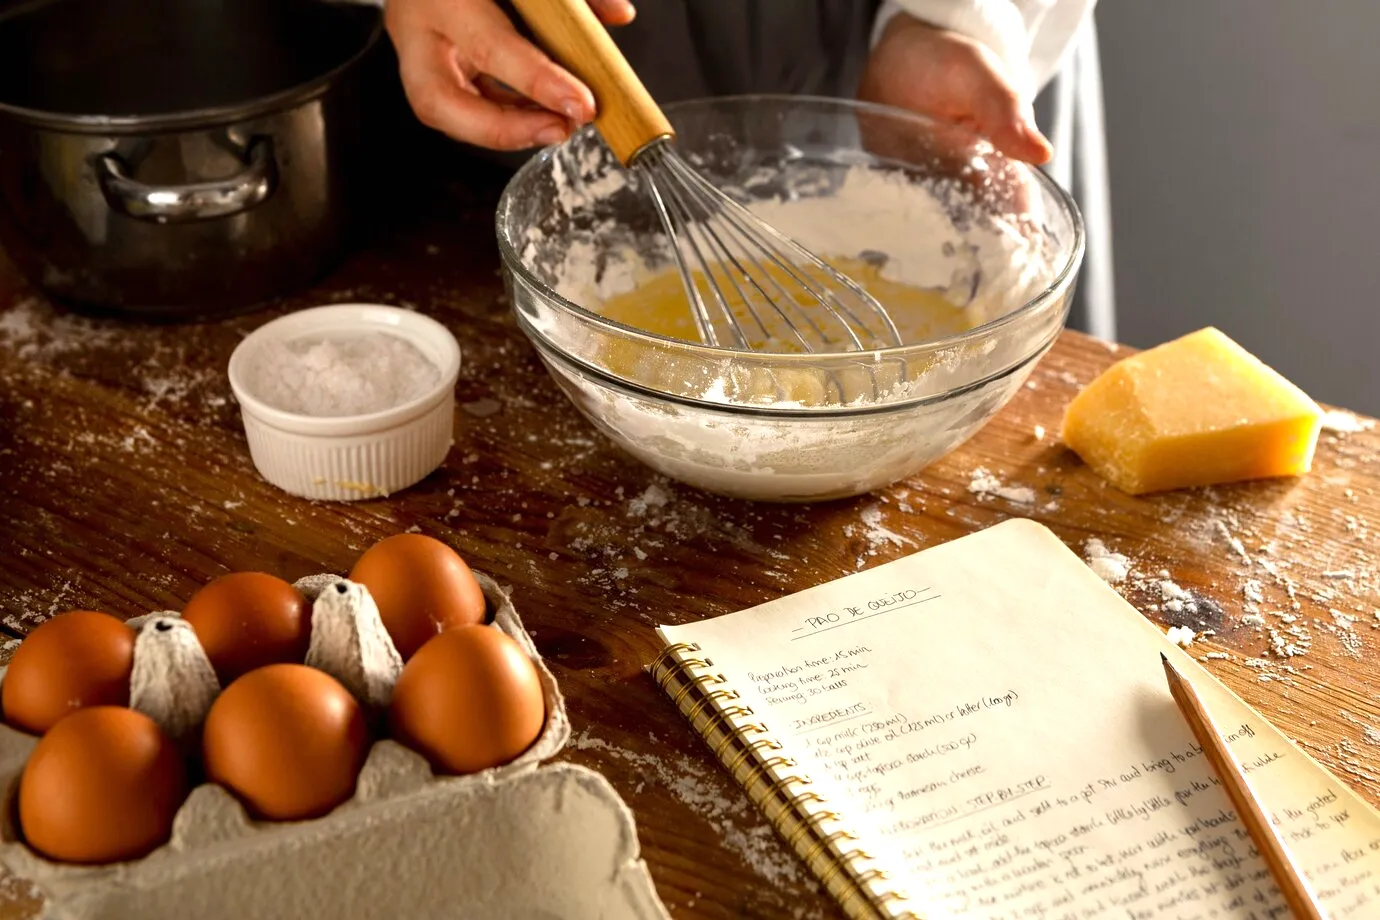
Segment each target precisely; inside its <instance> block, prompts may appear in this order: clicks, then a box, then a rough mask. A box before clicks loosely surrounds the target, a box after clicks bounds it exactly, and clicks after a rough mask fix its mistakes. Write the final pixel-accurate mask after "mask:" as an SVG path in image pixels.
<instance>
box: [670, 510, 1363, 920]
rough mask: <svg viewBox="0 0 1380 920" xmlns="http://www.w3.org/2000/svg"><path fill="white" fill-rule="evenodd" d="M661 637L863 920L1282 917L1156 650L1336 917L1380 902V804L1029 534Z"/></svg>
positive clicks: (731, 745) (772, 803)
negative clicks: (1226, 743) (1198, 703)
mask: <svg viewBox="0 0 1380 920" xmlns="http://www.w3.org/2000/svg"><path fill="white" fill-rule="evenodd" d="M658 633H659V634H660V636H661V637H662V640H663V642H664V643H665V648H664V650H663V652H662V654H661V655H660V656H659V657H658V658H657V659H656V661H655V662H654V663H653V665H652V672H653V675H654V676H655V678H656V679H657V681H658V683H659V684H660V685H661V686H662V687H663V689H664V690H665V691H666V693H667V694H668V695H669V696H670V698H671V699H672V700H673V701H674V702H675V704H676V706H677V707H678V708H679V709H680V711H681V713H682V714H683V715H684V716H685V718H686V719H688V720H689V721H690V723H691V724H692V725H693V726H694V727H695V729H696V731H698V732H699V733H700V734H701V735H702V736H703V737H704V739H705V741H706V742H707V743H708V745H709V747H710V748H711V749H712V750H713V751H714V753H715V754H716V755H717V756H718V758H719V759H720V760H721V761H722V762H723V764H724V766H725V767H726V768H727V769H728V770H729V772H730V773H731V774H732V775H733V776H734V777H735V779H736V780H737V781H738V783H739V784H741V785H742V786H743V787H744V789H746V790H747V792H748V794H749V796H750V797H751V798H752V800H753V801H754V802H755V803H756V804H757V806H758V807H759V808H760V809H761V810H762V811H763V812H764V813H765V814H766V816H767V817H768V818H769V819H770V820H771V822H772V823H773V824H774V825H775V826H776V828H777V830H778V831H779V832H780V835H781V837H782V838H783V839H784V840H785V841H786V843H787V844H788V845H789V846H791V847H792V848H793V849H794V850H795V851H796V852H797V853H798V854H799V855H800V857H801V858H802V859H803V860H804V861H805V862H806V864H808V865H809V867H810V869H811V870H812V871H813V872H814V874H815V875H816V877H817V878H818V879H819V881H820V883H821V884H822V885H823V886H824V887H825V888H826V889H827V890H828V891H829V893H830V894H831V895H832V896H833V897H834V898H835V899H836V900H837V901H838V903H839V904H840V905H841V906H842V908H843V910H844V912H845V913H846V914H847V915H848V916H849V917H853V918H915V920H941V918H959V917H963V918H966V917H974V918H983V920H1032V918H1038V920H1097V918H1107V920H1112V918H1115V920H1158V918H1204V920H1207V918H1217V920H1267V918H1287V917H1288V916H1289V912H1288V909H1287V907H1286V906H1285V905H1284V902H1283V901H1282V899H1281V898H1280V895H1279V893H1278V891H1277V890H1276V888H1275V886H1274V883H1273V881H1272V878H1271V875H1270V872H1269V869H1268V867H1267V866H1266V865H1265V863H1264V862H1263V861H1262V860H1261V859H1260V857H1259V855H1258V854H1257V853H1256V851H1255V848H1254V846H1253V844H1252V843H1251V840H1250V837H1249V834H1248V833H1247V831H1246V829H1245V827H1244V826H1243V825H1241V824H1240V823H1239V822H1238V821H1237V819H1236V815H1235V812H1234V811H1233V809H1232V806H1231V802H1230V800H1229V799H1228V798H1227V796H1226V794H1225V792H1224V791H1223V790H1222V789H1221V787H1220V785H1219V783H1218V780H1217V778H1216V776H1215V774H1214V773H1213V771H1212V768H1211V766H1210V765H1209V764H1208V762H1207V759H1206V758H1205V757H1204V756H1203V755H1202V749H1201V748H1200V747H1199V746H1198V745H1197V744H1196V742H1195V741H1194V738H1193V735H1192V733H1191V732H1190V730H1189V728H1188V727H1187V725H1186V724H1185V723H1184V721H1183V718H1182V716H1181V715H1180V714H1179V711H1178V709H1177V707H1176V706H1175V704H1174V702H1173V699H1172V697H1171V696H1170V694H1169V690H1168V689H1167V687H1166V685H1165V676H1164V670H1163V668H1162V666H1161V661H1160V652H1161V651H1163V652H1165V653H1166V654H1168V655H1169V656H1170V657H1171V658H1172V659H1173V661H1174V662H1175V664H1177V665H1178V666H1179V667H1180V669H1181V670H1183V671H1184V673H1185V674H1186V675H1187V676H1188V677H1189V679H1190V680H1192V681H1193V682H1194V684H1195V686H1196V687H1197V688H1198V690H1199V693H1200V694H1201V695H1202V696H1203V697H1204V698H1205V700H1206V702H1207V704H1208V705H1209V707H1210V708H1211V710H1212V712H1213V715H1214V718H1215V719H1216V721H1217V722H1218V724H1219V725H1222V726H1223V727H1224V728H1225V727H1227V726H1231V730H1230V731H1229V733H1228V734H1229V739H1230V741H1231V748H1232V751H1233V753H1234V755H1235V756H1236V757H1237V759H1238V760H1239V761H1241V762H1242V763H1243V764H1244V766H1245V768H1246V770H1247V771H1248V778H1249V779H1250V782H1251V784H1252V787H1253V788H1254V789H1255V791H1256V794H1257V796H1258V797H1259V798H1261V799H1262V800H1263V801H1264V802H1265V803H1266V805H1267V806H1268V807H1269V808H1270V809H1271V811H1272V813H1273V816H1274V818H1275V820H1276V822H1277V823H1278V824H1279V825H1280V827H1281V828H1282V830H1283V832H1284V835H1285V837H1286V839H1287V840H1288V841H1289V845H1290V847H1291V850H1292V851H1293V853H1294V854H1295V857H1296V858H1297V859H1298V860H1299V862H1300V863H1301V864H1302V866H1303V867H1304V870H1305V874H1307V875H1308V876H1309V878H1310V880H1311V881H1312V883H1313V885H1314V888H1315V891H1316V892H1317V894H1318V896H1319V899H1320V901H1321V902H1322V904H1323V905H1324V906H1325V907H1326V909H1327V910H1328V913H1329V916H1330V917H1331V918H1333V920H1345V918H1356V920H1363V918H1374V917H1377V916H1380V812H1377V811H1376V810H1375V809H1374V808H1372V807H1371V806H1370V805H1369V804H1368V803H1367V802H1366V801H1365V800H1363V799H1361V798H1360V797H1359V796H1357V795H1356V794H1355V793H1353V792H1352V791H1351V790H1350V789H1348V788H1347V787H1346V786H1345V785H1344V784H1343V783H1341V782H1339V781H1338V780H1337V779H1336V778H1335V777H1334V776H1332V775H1331V774H1330V773H1328V772H1327V771H1326V770H1325V769H1324V768H1323V767H1321V766H1320V765H1319V764H1317V763H1316V762H1315V761H1313V760H1311V759H1310V758H1309V757H1308V756H1307V755H1305V754H1304V753H1303V752H1302V750H1301V749H1299V748H1298V747H1296V746H1294V745H1293V744H1292V743H1291V742H1290V741H1289V740H1288V739H1287V738H1285V737H1284V736H1283V735H1282V734H1280V733H1279V732H1278V731H1277V730H1276V729H1274V728H1273V727H1271V726H1270V724H1269V723H1268V722H1266V721H1265V720H1264V719H1263V718H1261V716H1260V715H1259V714H1257V713H1256V712H1255V711H1254V710H1252V709H1251V708H1250V707H1248V706H1247V705H1246V704H1245V703H1244V702H1242V701H1241V700H1240V699H1239V698H1238V697H1236V696H1235V695H1234V694H1232V693H1231V691H1229V690H1228V689H1227V688H1226V687H1224V686H1223V685H1222V684H1220V683H1219V682H1217V681H1216V680H1215V679H1213V678H1212V677H1211V675H1209V674H1208V673H1207V672H1206V671H1205V670H1204V669H1202V668H1201V667H1200V666H1199V665H1198V664H1197V663H1196V662H1195V661H1193V659H1192V658H1190V657H1189V656H1188V655H1187V654H1185V653H1184V652H1183V651H1182V650H1181V649H1179V648H1178V647H1177V646H1174V645H1172V644H1171V643H1169V642H1168V641H1167V640H1166V638H1165V637H1164V634H1163V633H1161V632H1160V630H1159V629H1158V628H1156V627H1155V626H1154V625H1153V624H1151V623H1150V622H1149V621H1147V620H1146V619H1145V618H1144V617H1142V616H1141V615H1140V614H1139V613H1138V612H1137V611H1136V610H1135V609H1134V608H1132V607H1131V606H1130V605H1129V604H1127V603H1126V602H1125V601H1124V600H1123V599H1122V598H1121V597H1120V595H1118V594H1117V593H1116V592H1115V591H1114V590H1113V589H1112V588H1110V587H1109V586H1108V585H1106V584H1105V583H1104V582H1103V581H1102V580H1101V579H1100V578H1099V577H1098V576H1097V575H1096V574H1095V573H1093V572H1092V571H1091V570H1090V569H1089V568H1088V567H1087V566H1086V565H1085V564H1084V563H1083V562H1082V560H1080V559H1079V558H1078V556H1077V555H1075V554H1074V553H1073V552H1072V551H1070V550H1069V549H1068V548H1067V547H1065V546H1064V545H1063V543H1061V542H1060V541H1059V539H1058V538H1057V537H1055V536H1054V535H1053V534H1052V533H1050V532H1049V531H1048V530H1046V529H1045V528H1044V527H1042V526H1040V525H1038V524H1035V523H1033V522H1030V521H1024V520H1012V521H1007V522H1004V523H1002V524H998V525H996V526H994V527H991V528H989V529H987V530H984V531H981V532H979V533H976V534H972V535H970V536H966V537H962V538H960V539H957V540H954V541H952V542H949V543H946V544H943V545H940V546H936V547H933V548H930V549H925V550H922V551H920V552H918V553H915V554H912V555H910V556H908V557H905V558H903V559H899V560H897V561H895V562H890V563H887V564H884V565H881V566H878V567H876V568H874V569H871V570H868V571H865V572H860V573H858V574H855V575H850V576H848V577H846V578H842V579H839V580H837V581H833V582H830V583H827V584H823V585H820V586H818V587H815V588H811V589H809V590H806V591H802V592H800V593H798V594H794V595H791V596H789V597H785V598H781V599H779V600H776V601H772V602H770V603H766V604H763V605H761V606H758V607H753V608H751V609H748V610H743V611H740V612H738V613H734V614H729V615H726V616H721V617H717V618H714V619H711V620H705V621H703V622H699V623H694V624H691V625H688V626H663V627H661V628H660V629H659V630H658Z"/></svg>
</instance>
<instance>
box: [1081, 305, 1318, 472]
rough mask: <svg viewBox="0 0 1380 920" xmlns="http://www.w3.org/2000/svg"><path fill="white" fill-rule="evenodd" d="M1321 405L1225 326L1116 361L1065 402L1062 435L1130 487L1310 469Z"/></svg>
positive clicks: (1099, 467)
mask: <svg viewBox="0 0 1380 920" xmlns="http://www.w3.org/2000/svg"><path fill="white" fill-rule="evenodd" d="M1322 417H1323V413H1322V410H1321V409H1320V408H1319V407H1318V405H1317V403H1315V402H1313V400H1311V399H1309V398H1308V396H1307V394H1305V393H1304V392H1303V391H1302V390H1300V389H1299V388H1298V387H1297V386H1295V385H1294V384H1292V383H1290V382H1289V381H1288V380H1286V379H1285V378H1284V377H1282V376H1281V375H1280V374H1279V373H1277V372H1276V371H1274V370H1272V369H1271V368H1270V367H1268V366H1267V365H1266V364H1265V363H1264V362H1263V361H1261V360H1260V359H1259V358H1257V357H1255V356H1254V355H1252V354H1251V353H1250V352H1248V351H1246V349H1244V348H1242V347H1241V346H1240V345H1238V344H1237V343H1236V342H1234V341H1232V340H1231V339H1230V338H1228V337H1227V336H1226V335H1225V334H1224V333H1222V332H1220V331H1219V330H1217V329H1213V328H1211V327H1209V328H1206V329H1200V330H1199V331H1197V332H1193V333H1190V334H1189V335H1186V336H1184V337H1183V338H1179V339H1175V340H1174V341H1172V342H1167V343H1165V344H1163V345H1160V346H1158V347H1156V348H1152V349H1150V350H1148V351H1144V352H1141V353H1139V354H1136V355H1132V356H1131V357H1129V358H1125V359H1123V360H1122V361H1119V362H1117V363H1116V364H1114V365H1112V366H1111V367H1110V368H1108V369H1107V370H1106V371H1104V372H1103V373H1102V374H1101V376H1099V377H1098V378H1097V379H1095V380H1094V381H1093V382H1092V383H1090V384H1088V386H1087V387H1085V388H1084V389H1083V391H1082V392H1081V393H1079V394H1078V395H1077V396H1076V397H1074V399H1073V401H1072V402H1071V403H1069V406H1068V410H1067V411H1066V413H1065V415H1064V426H1063V440H1064V443H1065V444H1067V445H1068V446H1069V447H1070V448H1072V449H1073V450H1074V452H1076V453H1077V454H1078V455H1079V456H1080V457H1081V458H1083V461H1084V462H1085V463H1087V464H1088V465H1089V466H1090V467H1092V468H1093V469H1094V470H1096V471H1097V473H1098V474H1099V475H1101V476H1102V477H1103V478H1105V479H1107V480H1108V481H1109V482H1111V483H1112V485H1114V486H1116V487H1117V488H1119V489H1121V490H1122V491H1124V492H1127V493H1129V494H1131V495H1139V494H1142V493H1146V492H1159V491H1164V490H1168V489H1180V488H1187V487H1190V486H1205V485H1214V484H1217V483H1226V482H1238V481H1241V480H1247V479H1263V478H1268V477H1274V476H1298V475H1301V474H1303V473H1306V472H1308V470H1309V468H1310V467H1311V466H1312V463H1313V451H1314V449H1315V448H1316V447H1317V443H1318V432H1319V430H1320V428H1321V426H1322Z"/></svg>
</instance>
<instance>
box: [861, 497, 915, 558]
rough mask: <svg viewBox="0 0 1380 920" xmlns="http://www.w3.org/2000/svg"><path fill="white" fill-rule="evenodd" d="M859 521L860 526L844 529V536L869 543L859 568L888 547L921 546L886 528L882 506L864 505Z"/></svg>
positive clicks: (909, 538)
mask: <svg viewBox="0 0 1380 920" xmlns="http://www.w3.org/2000/svg"><path fill="white" fill-rule="evenodd" d="M858 521H859V524H845V525H844V527H843V534H844V536H846V537H853V536H859V535H860V536H861V537H862V538H863V539H864V540H866V541H867V549H866V550H865V551H864V553H863V555H861V556H859V557H858V560H857V567H858V568H862V567H863V565H864V564H865V559H866V557H871V556H876V555H877V553H878V552H879V551H881V550H883V549H886V548H887V547H907V546H910V547H914V546H919V544H918V543H917V542H916V541H915V540H914V539H912V538H911V537H907V536H905V535H903V534H899V533H897V532H896V531H894V530H892V529H891V528H889V527H887V526H886V524H885V522H884V519H883V517H882V506H881V505H880V504H870V505H864V506H863V508H862V509H861V510H860V511H859V512H858ZM859 525H861V527H860V526H859Z"/></svg>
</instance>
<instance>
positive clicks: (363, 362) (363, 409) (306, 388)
mask: <svg viewBox="0 0 1380 920" xmlns="http://www.w3.org/2000/svg"><path fill="white" fill-rule="evenodd" d="M252 367H253V369H252V371H251V373H252V375H253V377H252V380H251V381H246V385H247V386H248V387H249V389H250V390H251V391H252V392H253V394H254V395H255V396H257V397H258V398H259V399H261V400H263V401H264V402H265V403H267V404H268V405H270V406H272V407H273V408H275V409H278V410H280V411H283V412H293V413H296V414H299V415H309V416H315V417H318V418H324V417H331V418H334V417H340V416H347V415H367V414H370V413H374V412H382V411H385V410H387V409H392V408H393V407H395V406H401V405H403V404H404V403H408V402H411V401H412V400H414V399H418V398H420V397H421V396H423V395H425V394H426V392H427V391H428V390H430V389H431V388H432V387H434V386H435V385H436V383H437V382H438V381H439V380H440V377H441V371H440V369H439V368H438V367H437V366H436V365H435V364H434V363H433V362H432V361H431V360H430V359H429V358H427V357H426V355H424V354H422V352H421V351H420V350H419V349H418V348H417V346H415V345H413V344H412V343H411V342H408V341H406V340H405V339H402V338H400V337H398V336H396V335H392V334H390V333H387V332H364V333H360V334H358V335H352V336H349V337H345V338H303V339H296V340H292V341H282V340H279V339H269V340H267V341H265V342H264V343H263V345H262V346H261V347H260V350H259V353H258V355H257V356H256V360H255V361H254V363H253V365H252Z"/></svg>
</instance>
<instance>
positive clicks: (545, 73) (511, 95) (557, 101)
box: [384, 0, 635, 150]
mask: <svg viewBox="0 0 1380 920" xmlns="http://www.w3.org/2000/svg"><path fill="white" fill-rule="evenodd" d="M589 5H590V8H591V9H593V10H594V13H595V15H597V16H598V17H599V19H600V21H602V22H603V23H604V24H605V25H612V26H616V25H626V24H627V23H629V22H631V21H632V19H633V16H634V15H635V11H634V9H633V6H632V4H631V3H630V2H629V0H589ZM384 23H385V25H386V27H387V29H388V34H389V37H390V38H392V40H393V46H394V48H396V49H397V52H398V65H399V71H400V74H401V76H402V84H403V90H404V91H405V92H406V94H407V101H408V104H409V105H411V106H412V111H413V112H415V113H416V115H417V117H418V118H419V119H420V120H421V121H422V123H423V124H425V125H427V126H429V127H432V128H435V129H437V130H438V131H442V132H444V133H445V134H448V135H450V136H451V137H453V138H455V139H456V140H458V141H464V142H466V143H470V144H475V145H477V146H480V147H488V148H490V149H492V150H524V149H527V148H530V147H542V146H546V145H548V144H556V143H560V142H561V141H563V140H565V139H566V138H567V137H569V136H570V133H571V131H573V130H574V129H575V128H577V127H579V126H580V125H582V124H584V123H586V122H588V121H590V120H592V119H593V118H594V115H595V105H594V95H593V94H592V93H591V92H590V91H589V87H587V86H585V85H584V84H583V83H581V82H580V81H579V80H578V79H576V77H575V76H574V75H573V74H571V73H570V72H569V71H567V70H566V69H565V68H563V67H561V66H560V65H558V64H556V63H555V62H554V61H552V60H551V59H550V58H549V57H547V56H546V54H545V53H544V52H542V51H541V50H540V49H538V48H537V47H536V46H535V45H533V44H532V43H531V42H529V41H528V40H527V39H525V38H523V37H522V35H520V34H519V33H518V31H517V29H516V28H515V27H514V26H513V23H512V22H511V21H510V20H509V19H508V17H507V16H506V15H504V13H503V11H502V10H501V9H499V7H498V6H497V5H496V4H495V3H493V2H492V0H388V4H387V6H386V7H385V12H384Z"/></svg>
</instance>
